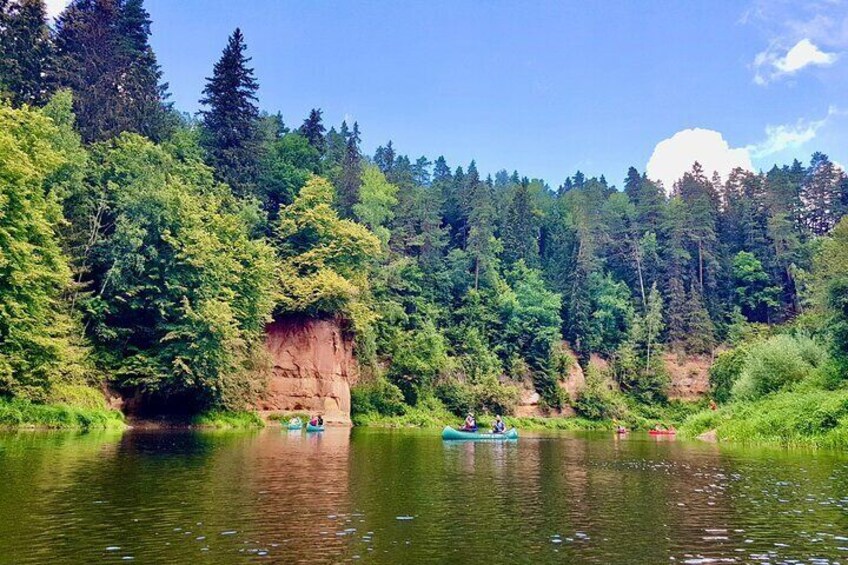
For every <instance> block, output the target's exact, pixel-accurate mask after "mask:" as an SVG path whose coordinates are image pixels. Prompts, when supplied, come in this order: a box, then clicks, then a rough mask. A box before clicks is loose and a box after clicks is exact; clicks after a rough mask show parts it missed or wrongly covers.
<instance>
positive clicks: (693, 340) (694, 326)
mask: <svg viewBox="0 0 848 565" xmlns="http://www.w3.org/2000/svg"><path fill="white" fill-rule="evenodd" d="M685 313H686V340H685V343H686V351H688V352H689V353H699V354H705V353H711V352H712V350H713V348H714V347H715V328H714V327H713V322H712V320H711V319H710V314H709V312H707V309H706V308H705V307H704V301H703V299H702V298H701V293H700V292H699V290H698V286H697V285H695V284H693V285H692V287H691V288H690V289H689V295H688V296H687V297H686V309H685Z"/></svg>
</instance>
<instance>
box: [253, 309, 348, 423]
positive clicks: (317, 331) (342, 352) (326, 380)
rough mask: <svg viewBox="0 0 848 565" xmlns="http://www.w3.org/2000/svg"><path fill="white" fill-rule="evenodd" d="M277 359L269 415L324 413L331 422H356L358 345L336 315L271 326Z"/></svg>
mask: <svg viewBox="0 0 848 565" xmlns="http://www.w3.org/2000/svg"><path fill="white" fill-rule="evenodd" d="M265 343H266V347H267V349H268V354H269V356H270V361H271V370H270V376H269V380H268V388H267V391H266V393H265V395H264V397H263V398H262V400H261V401H260V402H258V403H257V409H259V410H260V411H262V412H266V413H269V414H270V413H289V412H308V413H310V414H317V413H320V414H323V416H324V421H325V422H327V423H328V424H331V425H332V424H336V425H350V386H351V385H352V384H353V383H355V382H356V378H357V370H356V361H355V359H354V357H353V343H352V341H351V339H350V338H349V337H348V336H346V335H345V333H344V331H343V329H342V326H341V324H340V323H339V321H337V320H333V319H326V320H320V319H311V318H305V317H296V318H295V317H288V318H283V319H281V320H277V321H275V322H273V323H271V324H269V325H268V327H267V328H266V334H265Z"/></svg>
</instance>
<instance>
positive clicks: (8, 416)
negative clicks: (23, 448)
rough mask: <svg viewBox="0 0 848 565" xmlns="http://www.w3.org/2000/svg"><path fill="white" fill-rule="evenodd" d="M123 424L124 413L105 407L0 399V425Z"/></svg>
mask: <svg viewBox="0 0 848 565" xmlns="http://www.w3.org/2000/svg"><path fill="white" fill-rule="evenodd" d="M125 427H126V422H125V419H124V415H123V414H122V413H121V412H119V411H117V410H110V409H108V408H106V407H103V408H92V407H85V408H84V407H76V406H70V405H67V404H36V403H33V402H29V401H27V400H20V399H14V400H7V399H0V428H6V429H50V430H57V429H69V430H107V429H122V428H125Z"/></svg>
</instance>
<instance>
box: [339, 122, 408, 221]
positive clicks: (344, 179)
mask: <svg viewBox="0 0 848 565" xmlns="http://www.w3.org/2000/svg"><path fill="white" fill-rule="evenodd" d="M342 130H343V131H344V130H347V124H346V123H342ZM359 141H360V140H359V124H358V123H356V122H354V123H353V130H352V131H351V132H350V133H349V134H348V136H347V140H346V143H345V153H344V159H343V160H342V168H341V174H340V175H339V178H338V181H337V182H336V189H337V195H336V198H337V199H336V205H337V207H338V209H339V213H340V214H341V216H342V217H344V218H350V217H352V215H353V205H354V204H356V202H357V201H358V200H359V187H360V186H361V185H362V154H361V153H360V152H359ZM391 181H392V182H394V179H391Z"/></svg>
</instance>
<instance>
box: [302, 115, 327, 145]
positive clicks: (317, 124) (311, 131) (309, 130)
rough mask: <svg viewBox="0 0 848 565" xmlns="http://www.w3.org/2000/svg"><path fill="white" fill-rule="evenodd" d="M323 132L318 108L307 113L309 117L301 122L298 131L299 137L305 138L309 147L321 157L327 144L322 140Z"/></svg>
mask: <svg viewBox="0 0 848 565" xmlns="http://www.w3.org/2000/svg"><path fill="white" fill-rule="evenodd" d="M325 131H326V130H325V129H324V123H323V121H322V117H321V109H320V108H313V109H312V110H310V111H309V116H308V117H307V118H306V119H305V120H304V121H303V125H301V126H300V130H299V132H300V135H302V136H303V137H305V138H306V139H307V141H309V145H311V146H312V147H314V148H315V149H316V150H317V151H318V154H319V155H321V156H322V157H323V156H324V151H325V150H326V148H327V143H326V140H325V139H324V132H325Z"/></svg>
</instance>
